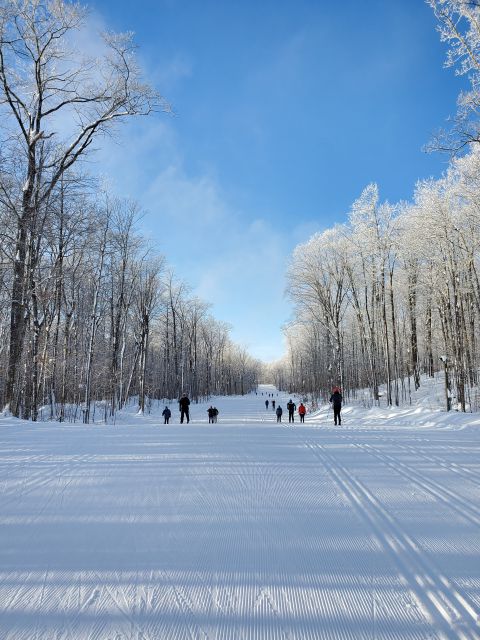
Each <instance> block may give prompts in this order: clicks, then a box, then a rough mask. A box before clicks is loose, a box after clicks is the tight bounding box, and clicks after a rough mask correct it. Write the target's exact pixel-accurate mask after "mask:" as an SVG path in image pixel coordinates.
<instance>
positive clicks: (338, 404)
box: [162, 387, 343, 425]
mask: <svg viewBox="0 0 480 640" xmlns="http://www.w3.org/2000/svg"><path fill="white" fill-rule="evenodd" d="M262 395H263V394H262ZM271 395H272V396H273V394H271ZM269 396H270V394H269ZM342 400H343V398H342V392H341V390H340V388H339V387H333V389H332V395H331V396H330V403H331V405H332V407H333V423H334V424H335V425H337V424H338V425H341V424H342V417H341V411H342ZM271 403H272V409H273V411H275V414H276V416H277V422H281V421H282V415H283V409H282V407H281V406H280V405H278V406H277V407H276V406H275V400H272V401H271ZM269 405H270V401H269V400H268V399H267V400H265V408H266V409H267V410H268V407H269ZM178 408H179V410H180V423H181V424H183V421H184V419H186V421H187V424H188V423H189V422H190V400H189V398H188V396H187V394H186V393H184V394H183V395H182V397H181V398H180V400H179V401H178ZM296 410H297V405H296V404H295V403H294V402H293V400H292V399H291V398H290V400H289V401H288V402H287V411H288V422H295V411H296ZM297 411H298V415H299V416H300V422H305V414H306V413H307V408H306V406H305V405H304V404H303V402H300V404H299V405H298V410H297ZM218 413H219V412H218V409H217V408H216V407H214V406H212V405H210V407H209V408H208V409H207V414H208V422H209V424H210V423H215V422H217V416H218ZM162 416H163V418H164V423H165V424H169V422H170V418H171V417H172V412H171V411H170V409H169V408H168V407H165V409H164V410H163V412H162Z"/></svg>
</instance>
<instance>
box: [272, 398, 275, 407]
mask: <svg viewBox="0 0 480 640" xmlns="http://www.w3.org/2000/svg"><path fill="white" fill-rule="evenodd" d="M272 409H275V400H272Z"/></svg>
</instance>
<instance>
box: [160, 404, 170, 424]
mask: <svg viewBox="0 0 480 640" xmlns="http://www.w3.org/2000/svg"><path fill="white" fill-rule="evenodd" d="M171 415H172V412H171V411H170V409H169V408H168V407H165V409H164V410H163V411H162V416H163V418H164V422H163V424H168V421H169V420H170V416H171Z"/></svg>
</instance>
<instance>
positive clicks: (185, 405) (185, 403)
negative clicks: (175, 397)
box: [178, 393, 190, 424]
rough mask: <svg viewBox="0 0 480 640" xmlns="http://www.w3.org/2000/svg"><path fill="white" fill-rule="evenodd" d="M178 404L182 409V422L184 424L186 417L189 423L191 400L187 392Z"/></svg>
mask: <svg viewBox="0 0 480 640" xmlns="http://www.w3.org/2000/svg"><path fill="white" fill-rule="evenodd" d="M178 406H179V409H180V422H181V423H182V424H183V418H186V419H187V424H188V423H189V422H190V409H189V407H190V400H189V399H188V396H187V394H186V393H184V394H183V396H182V397H181V398H180V400H179V401H178Z"/></svg>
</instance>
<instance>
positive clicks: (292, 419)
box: [287, 398, 297, 422]
mask: <svg viewBox="0 0 480 640" xmlns="http://www.w3.org/2000/svg"><path fill="white" fill-rule="evenodd" d="M296 408H297V405H296V404H295V403H294V402H293V401H292V399H291V398H290V400H289V401H288V402H287V409H288V421H289V422H295V417H294V415H293V412H294V411H295V409H296Z"/></svg>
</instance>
